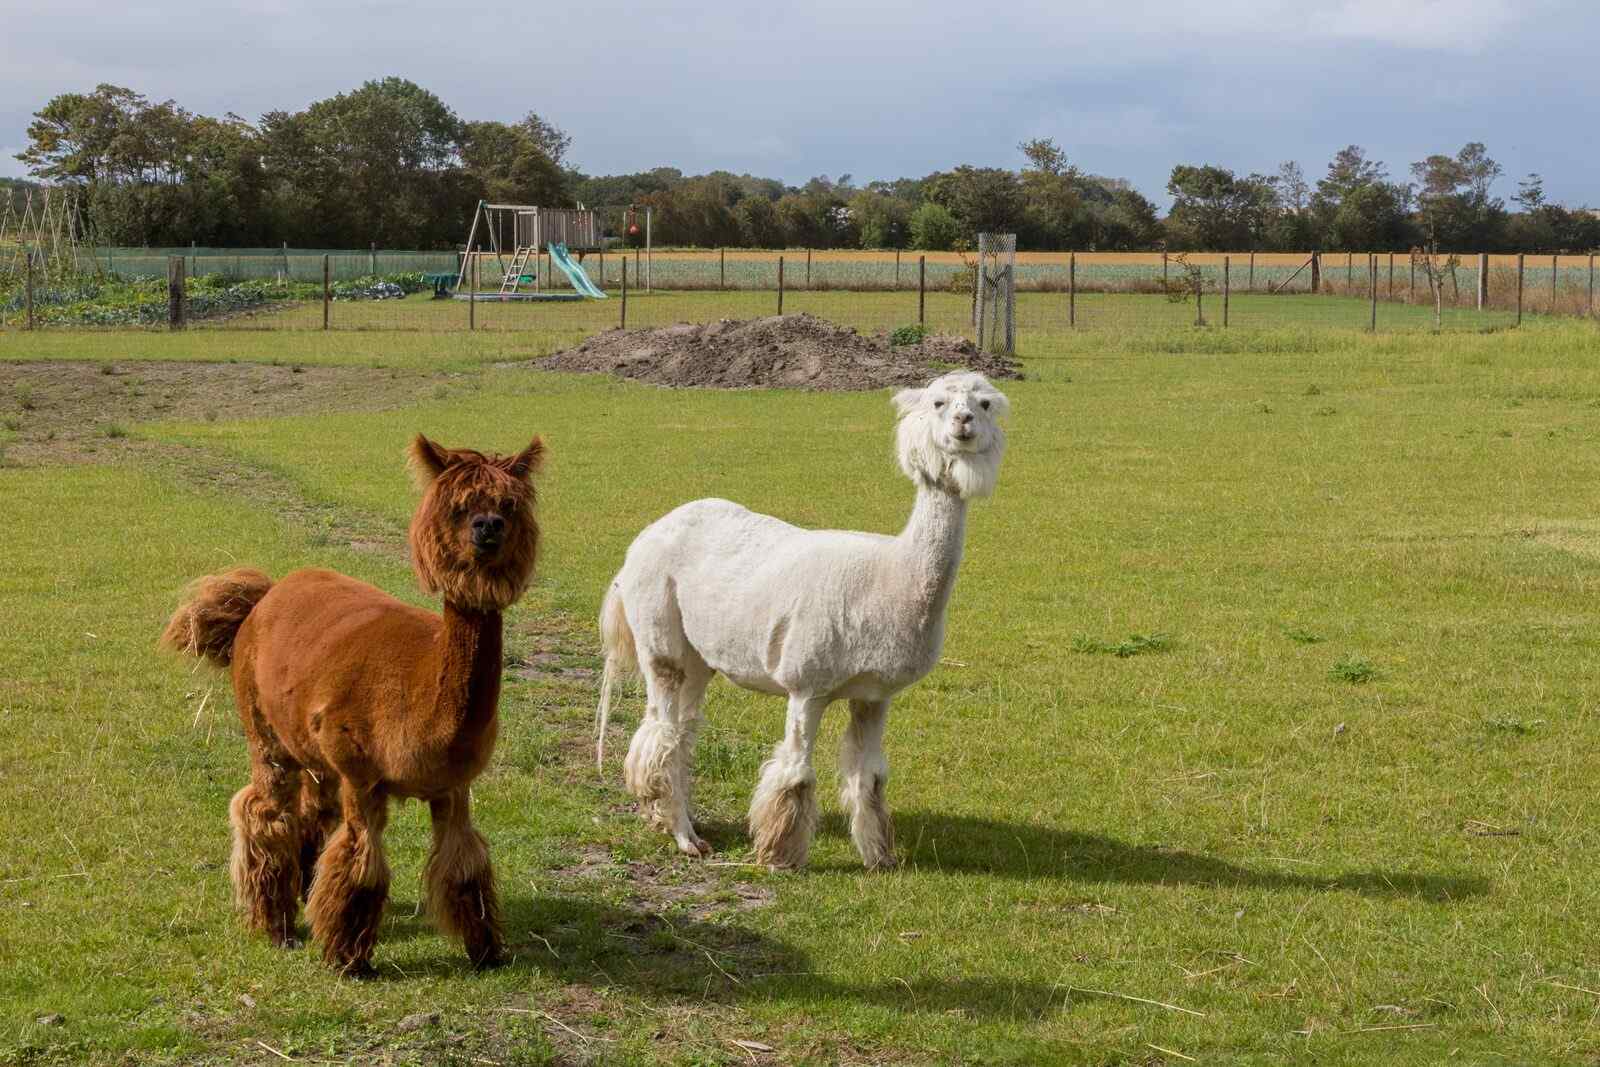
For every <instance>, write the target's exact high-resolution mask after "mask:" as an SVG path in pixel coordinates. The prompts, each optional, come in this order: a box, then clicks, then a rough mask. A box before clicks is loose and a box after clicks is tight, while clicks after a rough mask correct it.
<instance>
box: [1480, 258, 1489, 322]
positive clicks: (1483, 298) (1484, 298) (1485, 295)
mask: <svg viewBox="0 0 1600 1067" xmlns="http://www.w3.org/2000/svg"><path fill="white" fill-rule="evenodd" d="M1488 306H1489V253H1487V252H1479V253H1478V310H1479V311H1483V310H1484V309H1485V308H1487V307H1488Z"/></svg>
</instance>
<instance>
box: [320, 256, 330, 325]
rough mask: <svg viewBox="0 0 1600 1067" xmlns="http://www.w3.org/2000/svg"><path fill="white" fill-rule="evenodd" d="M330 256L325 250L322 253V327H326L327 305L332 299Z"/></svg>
mask: <svg viewBox="0 0 1600 1067" xmlns="http://www.w3.org/2000/svg"><path fill="white" fill-rule="evenodd" d="M332 258H333V257H332V256H329V255H328V254H327V253H326V252H324V253H323V255H322V328H323V329H324V330H326V329H327V328H328V305H329V304H330V303H332V301H333V284H332V282H333V267H332V264H331V263H330V260H331V259H332Z"/></svg>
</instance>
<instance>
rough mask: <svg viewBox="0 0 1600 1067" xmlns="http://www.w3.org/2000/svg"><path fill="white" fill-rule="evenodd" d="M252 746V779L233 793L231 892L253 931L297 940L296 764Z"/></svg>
mask: <svg viewBox="0 0 1600 1067" xmlns="http://www.w3.org/2000/svg"><path fill="white" fill-rule="evenodd" d="M280 755H281V754H274V755H267V754H264V753H263V752H262V751H261V746H260V745H259V744H252V745H251V764H252V766H251V770H250V784H249V785H247V786H245V787H244V788H243V789H241V790H239V791H238V792H237V793H235V794H234V796H233V803H231V804H230V805H229V806H228V820H229V822H230V823H232V825H233V858H232V860H231V861H230V862H229V864H228V867H229V873H230V874H231V875H232V877H233V897H234V900H235V902H236V903H237V904H238V905H239V910H240V911H241V912H243V913H244V918H245V922H246V923H247V924H248V925H249V927H250V928H251V929H252V930H259V931H261V932H262V933H264V934H266V935H267V936H268V937H270V938H271V939H272V941H273V944H277V945H284V944H289V943H292V942H293V941H294V918H295V912H296V910H297V909H298V908H299V906H300V879H301V873H300V826H299V821H300V820H299V817H298V815H297V814H296V811H295V802H296V800H297V797H296V795H295V794H296V792H297V791H298V789H299V786H300V772H299V769H298V768H295V767H293V766H292V765H290V764H288V763H284V762H278V758H279V756H280Z"/></svg>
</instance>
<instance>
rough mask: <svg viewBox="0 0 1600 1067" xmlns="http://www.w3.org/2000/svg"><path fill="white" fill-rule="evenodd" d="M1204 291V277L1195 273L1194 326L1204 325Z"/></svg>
mask: <svg viewBox="0 0 1600 1067" xmlns="http://www.w3.org/2000/svg"><path fill="white" fill-rule="evenodd" d="M1205 291H1206V281H1205V276H1204V275H1202V274H1200V273H1199V272H1198V271H1196V272H1195V276H1194V324H1195V325H1196V326H1204V325H1205V324H1206V313H1205V304H1204V300H1205Z"/></svg>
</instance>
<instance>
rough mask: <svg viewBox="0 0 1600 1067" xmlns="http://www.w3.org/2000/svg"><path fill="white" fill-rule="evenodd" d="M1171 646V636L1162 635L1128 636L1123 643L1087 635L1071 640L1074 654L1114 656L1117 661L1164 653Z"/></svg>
mask: <svg viewBox="0 0 1600 1067" xmlns="http://www.w3.org/2000/svg"><path fill="white" fill-rule="evenodd" d="M1172 645H1173V640H1172V635H1171V634H1164V633H1153V634H1139V633H1135V634H1129V635H1128V638H1127V640H1125V641H1102V640H1100V639H1099V638H1096V637H1090V636H1089V635H1088V634H1079V635H1078V636H1076V637H1074V638H1073V639H1072V651H1074V652H1079V653H1082V654H1084V655H1107V656H1116V657H1117V658H1118V659H1127V658H1128V657H1129V656H1140V655H1144V654H1145V653H1147V652H1165V651H1167V650H1168V649H1170V648H1171V647H1172Z"/></svg>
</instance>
